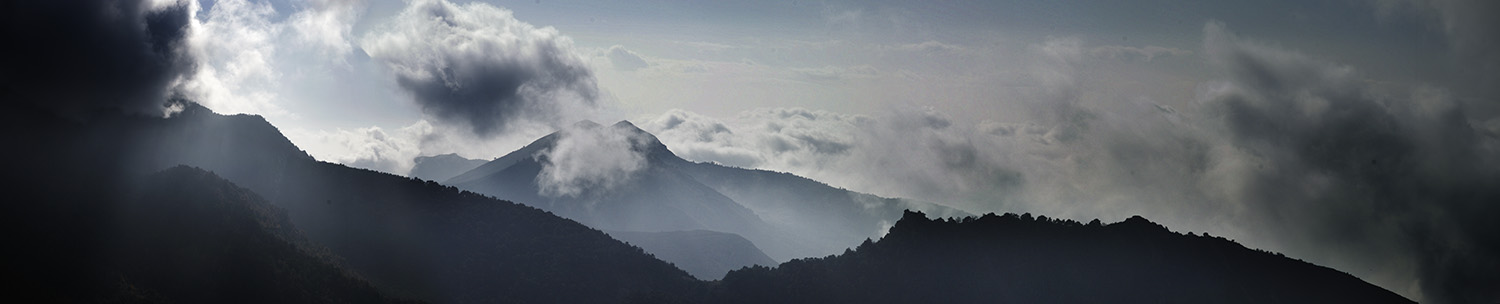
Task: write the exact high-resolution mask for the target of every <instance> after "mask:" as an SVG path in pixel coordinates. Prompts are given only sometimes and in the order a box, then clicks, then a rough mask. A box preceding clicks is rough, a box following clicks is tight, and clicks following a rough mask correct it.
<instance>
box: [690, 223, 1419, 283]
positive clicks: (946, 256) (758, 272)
mask: <svg viewBox="0 0 1500 304" xmlns="http://www.w3.org/2000/svg"><path fill="white" fill-rule="evenodd" d="M713 299H714V300H713V302H724V303H911V302H934V303H1101V302H1108V303H1412V301H1410V300H1407V299H1405V298H1402V297H1401V296H1399V295H1397V294H1395V293H1392V292H1390V291H1387V290H1384V289H1381V288H1380V287H1377V286H1375V285H1372V284H1369V283H1366V282H1364V281H1362V280H1360V279H1358V278H1355V277H1354V276H1351V275H1349V274H1346V273H1342V272H1339V271H1337V270H1333V269H1329V268H1325V267H1321V266H1317V265H1313V264H1310V263H1307V262H1303V261H1300V260H1294V259H1290V258H1287V257H1284V256H1282V255H1280V254H1274V253H1270V252H1265V251H1260V250H1252V249H1247V248H1245V247H1244V246H1240V245H1239V244H1237V243H1235V242H1233V241H1229V240H1226V239H1223V238H1218V237H1210V236H1207V235H1206V234H1205V235H1202V236H1199V235H1195V234H1191V233H1190V234H1186V235H1184V234H1178V233H1175V232H1172V231H1169V230H1167V229H1166V228H1165V227H1162V226H1160V225H1158V224H1155V223H1152V222H1150V221H1148V220H1146V219H1144V218H1141V217H1139V216H1136V217H1131V218H1129V219H1127V220H1125V221H1123V222H1119V223H1113V224H1109V225H1104V224H1101V223H1099V221H1098V220H1094V221H1093V222H1090V223H1089V224H1082V223H1078V222H1074V221H1068V220H1053V219H1048V218H1047V217H1045V216H1043V217H1036V218H1032V217H1031V215H1030V214H1026V215H1021V216H1017V215H1015V214H1006V215H999V216H997V215H994V214H986V215H984V216H981V217H978V218H974V217H968V218H963V219H953V220H946V219H938V220H933V219H928V218H927V217H926V215H925V214H922V213H919V212H907V213H905V214H904V215H903V216H902V218H901V220H900V221H899V222H897V223H896V225H895V226H894V227H892V228H891V230H890V232H889V233H888V234H886V236H885V237H884V238H882V239H880V240H879V241H877V242H872V241H868V240H867V241H866V242H865V243H864V244H861V245H860V246H859V247H858V248H856V249H853V250H848V251H845V252H844V253H843V254H841V255H837V256H828V257H823V258H808V259H800V260H793V261H790V262H786V263H783V264H781V265H780V266H778V267H776V268H767V267H753V268H746V269H741V270H736V271H732V272H730V273H729V274H728V275H727V276H725V277H724V280H723V281H722V282H721V284H719V285H717V286H716V289H715V290H714V291H713Z"/></svg>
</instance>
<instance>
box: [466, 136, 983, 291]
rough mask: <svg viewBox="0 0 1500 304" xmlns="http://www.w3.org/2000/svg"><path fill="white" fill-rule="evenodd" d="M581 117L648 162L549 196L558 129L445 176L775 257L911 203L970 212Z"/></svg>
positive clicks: (878, 223)
mask: <svg viewBox="0 0 1500 304" xmlns="http://www.w3.org/2000/svg"><path fill="white" fill-rule="evenodd" d="M579 126H584V127H583V128H581V129H583V130H585V131H588V130H602V131H603V132H615V133H617V134H626V135H628V136H632V138H638V139H641V140H640V141H639V142H638V143H637V144H635V145H633V146H632V147H630V149H633V150H635V151H636V152H638V153H640V154H641V155H643V157H644V159H645V160H646V165H645V167H644V168H643V169H641V170H639V171H637V172H636V173H634V175H633V176H632V177H631V178H630V181H629V182H628V183H627V184H626V185H623V186H620V187H617V188H616V189H615V190H612V191H601V192H598V193H591V194H590V195H580V196H562V197H551V196H546V195H542V193H540V192H541V191H540V190H539V188H538V183H537V177H538V174H540V172H541V170H542V168H543V166H544V165H545V164H546V162H547V161H549V160H548V159H547V158H546V157H545V153H544V152H546V151H548V149H551V148H553V147H554V146H555V145H557V142H558V141H559V140H561V139H562V138H563V137H564V136H568V133H567V132H565V131H559V132H556V133H552V134H549V135H547V136H544V137H542V138H540V139H537V140H536V141H534V142H532V143H531V144H529V145H527V146H525V147H523V148H521V149H518V150H516V151H514V152H511V153H509V154H506V155H505V156H501V157H499V158H496V159H495V160H494V161H491V162H489V163H487V164H484V165H481V166H479V167H478V168H475V169H474V170H471V171H469V172H466V173H464V174H460V175H459V176H457V177H454V178H452V179H449V180H447V181H444V182H443V183H444V184H448V185H453V186H456V187H458V188H460V189H465V190H469V191H474V192H478V193H483V194H487V195H493V196H496V197H499V198H502V199H508V200H512V201H516V202H520V203H523V204H528V205H531V206H536V207H538V208H542V209H545V210H548V211H551V212H554V213H557V214H558V215H561V216H564V217H567V218H570V219H574V220H577V221H579V222H581V223H584V224H587V225H590V226H592V227H595V228H599V229H604V230H615V231H648V232H662V231H681V230H710V231H718V232H726V233H733V234H737V235H740V236H743V237H745V238H746V239H749V240H750V241H751V242H752V243H754V244H755V246H756V247H757V248H759V249H760V250H762V251H764V252H765V253H766V255H768V256H770V257H771V258H772V259H774V260H778V261H785V260H788V259H792V258H799V257H811V256H822V255H827V254H832V253H837V252H840V251H842V250H844V249H845V248H849V247H851V246H854V245H857V244H859V242H860V241H861V240H864V239H866V238H870V237H875V236H879V235H880V234H882V233H883V232H884V230H885V229H886V228H887V227H889V226H890V224H891V223H893V222H894V221H895V220H896V219H898V218H900V216H901V211H903V210H907V209H914V210H922V211H925V212H933V213H935V214H941V215H947V216H961V215H967V213H964V212H962V211H958V210H955V209H951V208H946V207H942V206H938V205H934V204H928V203H920V202H913V201H908V200H899V199H887V198H880V197H876V196H873V195H868V194H863V193H857V192H852V191H848V190H844V189H838V188H834V187H831V186H828V185H826V184H823V183H819V182H816V181H813V180H810V179H806V178H803V177H799V176H795V175H791V174H785V173H775V172H769V171H761V170H749V169H740V168H731V167H723V166H719V165H715V164H707V163H693V162H690V161H687V160H684V159H682V158H680V157H678V156H677V155H676V154H673V153H672V151H671V150H669V149H668V147H667V146H665V145H663V144H662V143H661V142H660V141H658V140H657V139H656V136H654V135H652V134H650V133H648V132H646V131H644V130H641V129H639V128H637V127H635V125H632V124H631V123H629V122H627V121H621V122H619V123H616V124H614V125H612V126H608V127H605V126H598V125H597V124H593V123H591V122H581V123H580V124H579ZM606 128H607V129H606ZM575 129H578V128H575ZM571 132H579V131H577V130H574V131H571ZM648 249H649V248H648ZM658 255H659V256H670V255H662V254H658ZM668 261H669V262H673V263H678V264H679V265H686V264H687V263H689V262H688V261H685V260H671V259H668ZM742 264H744V265H750V264H753V263H752V262H744V261H742ZM685 267H692V266H685Z"/></svg>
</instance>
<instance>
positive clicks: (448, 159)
mask: <svg viewBox="0 0 1500 304" xmlns="http://www.w3.org/2000/svg"><path fill="white" fill-rule="evenodd" d="M487 162H489V161H486V160H482V159H467V158H464V157H463V156H458V154H453V153H448V154H441V155H433V156H418V157H417V158H415V159H412V163H413V165H412V167H411V173H408V174H407V175H406V176H410V177H413V178H420V179H424V180H430V181H445V180H448V179H450V178H453V177H454V176H458V175H459V174H463V173H464V172H469V170H474V168H478V167H479V166H480V165H484V163H487Z"/></svg>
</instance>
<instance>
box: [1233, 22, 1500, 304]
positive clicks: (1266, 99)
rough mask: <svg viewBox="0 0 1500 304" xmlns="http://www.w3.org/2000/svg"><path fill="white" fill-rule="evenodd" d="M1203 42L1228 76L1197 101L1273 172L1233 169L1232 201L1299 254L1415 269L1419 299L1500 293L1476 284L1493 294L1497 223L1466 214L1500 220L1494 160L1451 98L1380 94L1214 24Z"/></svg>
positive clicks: (1499, 276)
mask: <svg viewBox="0 0 1500 304" xmlns="http://www.w3.org/2000/svg"><path fill="white" fill-rule="evenodd" d="M1204 36H1205V38H1204V49H1205V50H1206V53H1207V55H1208V57H1209V58H1210V60H1211V62H1212V63H1214V64H1216V65H1219V66H1220V67H1222V69H1223V70H1224V71H1225V72H1227V73H1228V77H1229V82H1228V84H1227V88H1226V89H1222V90H1218V91H1217V92H1216V93H1215V94H1210V95H1209V96H1208V97H1207V100H1206V101H1207V102H1209V103H1211V104H1213V105H1216V106H1217V108H1216V109H1217V110H1218V111H1220V114H1222V115H1223V122H1224V124H1225V127H1226V128H1227V129H1228V133H1229V134H1228V135H1230V139H1231V140H1232V143H1233V144H1234V145H1235V146H1237V147H1239V148H1242V149H1246V150H1247V151H1248V152H1249V153H1251V154H1252V159H1253V160H1255V161H1259V162H1264V163H1267V164H1270V165H1272V167H1271V168H1267V169H1263V170H1250V171H1247V172H1244V174H1246V176H1245V177H1246V178H1247V179H1246V180H1245V183H1246V184H1244V185H1243V187H1245V189H1247V190H1248V191H1246V193H1245V194H1246V195H1245V196H1244V197H1241V198H1234V199H1239V200H1243V201H1242V202H1241V203H1242V204H1244V205H1245V206H1252V207H1253V208H1256V209H1255V210H1256V211H1257V212H1262V213H1265V214H1264V215H1263V216H1265V217H1266V218H1270V219H1275V221H1276V223H1275V224H1277V225H1268V226H1271V227H1282V228H1280V229H1285V230H1287V231H1283V232H1282V233H1286V234H1291V233H1301V234H1303V235H1305V239H1301V240H1299V241H1301V242H1302V243H1301V244H1299V245H1304V246H1310V247H1311V246H1320V245H1321V246H1322V250H1327V251H1336V252H1339V254H1343V255H1349V256H1355V257H1358V258H1365V259H1370V260H1373V262H1375V263H1378V264H1376V265H1379V264H1398V265H1399V263H1414V265H1412V266H1413V267H1415V271H1416V272H1417V273H1416V277H1417V282H1418V283H1417V284H1418V288H1420V291H1419V292H1420V294H1421V295H1423V296H1424V297H1425V298H1426V299H1427V300H1429V301H1434V302H1452V303H1469V302H1483V301H1492V300H1494V299H1496V298H1497V297H1500V293H1496V292H1494V291H1493V290H1491V289H1488V288H1487V287H1485V286H1495V285H1496V284H1500V265H1496V264H1494V263H1493V261H1492V259H1493V257H1494V256H1500V248H1497V247H1496V246H1500V230H1497V228H1500V226H1496V225H1495V224H1493V223H1494V222H1493V221H1491V220H1490V219H1488V216H1476V214H1488V215H1494V214H1500V206H1497V205H1496V204H1495V202H1497V201H1500V189H1497V188H1495V187H1493V186H1492V185H1495V184H1497V183H1500V169H1497V168H1500V166H1497V165H1500V163H1497V162H1500V159H1497V156H1496V155H1497V154H1495V153H1493V152H1494V151H1493V150H1492V149H1489V148H1486V146H1489V147H1493V145H1492V144H1486V142H1492V141H1493V139H1492V138H1485V137H1483V136H1482V135H1481V132H1483V131H1482V130H1477V129H1476V128H1474V127H1473V126H1472V125H1471V124H1470V123H1469V122H1468V119H1467V118H1466V117H1465V115H1464V113H1463V112H1462V111H1463V108H1462V107H1460V106H1459V104H1458V103H1457V102H1456V101H1454V100H1452V99H1451V98H1450V97H1448V96H1446V94H1444V93H1443V92H1442V91H1441V90H1438V89H1433V88H1418V89H1412V90H1382V88H1380V87H1376V86H1374V85H1371V84H1369V83H1367V82H1364V81H1361V79H1360V78H1359V77H1360V76H1359V75H1358V74H1357V73H1356V72H1355V71H1354V70H1353V69H1352V68H1350V67H1347V66H1341V65H1336V64H1332V63H1327V62H1321V61H1317V60H1314V59H1310V58H1308V57H1307V56H1304V55H1302V54H1299V53H1295V52H1290V51H1285V50H1280V49H1276V48H1273V47H1269V46H1266V45H1265V44H1263V43H1259V42H1256V41H1252V40H1247V39H1243V38H1239V37H1238V36H1236V35H1234V34H1233V33H1232V32H1229V31H1228V30H1227V29H1225V27H1224V26H1223V25H1222V24H1219V23H1210V24H1208V25H1207V26H1205V28H1204ZM1392 91H1394V92H1392ZM1328 244H1334V245H1331V246H1329V245H1328ZM1381 261H1383V263H1382V262H1381ZM1363 266H1375V265H1363Z"/></svg>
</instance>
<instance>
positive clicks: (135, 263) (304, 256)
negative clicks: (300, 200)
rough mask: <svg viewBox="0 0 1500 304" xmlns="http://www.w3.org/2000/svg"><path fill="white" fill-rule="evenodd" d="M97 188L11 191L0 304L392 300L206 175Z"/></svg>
mask: <svg viewBox="0 0 1500 304" xmlns="http://www.w3.org/2000/svg"><path fill="white" fill-rule="evenodd" d="M84 179H85V180H87V178H84ZM97 185H99V184H92V183H90V184H79V185H75V188H72V189H68V191H67V192H53V191H47V190H41V189H44V188H37V187H25V188H18V189H15V190H16V191H9V192H10V193H8V195H10V196H11V197H12V198H26V199H19V200H18V202H16V203H13V204H7V206H6V207H5V208H6V210H5V214H6V217H14V218H11V219H7V221H6V223H7V225H16V226H20V227H19V228H20V230H9V231H12V232H21V233H14V234H12V235H13V236H16V237H13V238H11V239H10V247H11V248H12V249H13V250H10V253H9V254H8V255H7V258H6V259H5V264H6V269H7V271H6V275H5V276H6V277H8V279H7V280H6V281H7V282H12V283H11V284H8V285H9V286H7V287H8V288H15V290H7V292H6V295H7V298H11V299H25V298H33V299H35V300H38V301H46V302H52V301H56V302H159V303H167V302H177V303H311V302H326V303H374V302H393V301H392V300H391V299H390V298H387V297H385V296H383V295H381V294H380V292H379V291H378V290H377V289H376V288H375V287H373V286H371V285H370V283H368V282H366V281H364V280H362V279H360V278H358V277H357V276H355V275H354V274H353V273H352V272H349V271H348V270H346V269H344V268H342V267H340V266H339V265H338V264H337V263H336V258H334V257H333V256H331V255H330V254H328V253H327V250H326V249H324V248H322V247H319V246H316V245H313V244H311V243H309V242H308V241H307V240H306V239H305V238H304V237H303V236H302V234H301V233H300V232H298V231H297V229H296V228H295V227H294V226H293V225H292V224H291V222H290V221H289V220H288V219H287V215H286V211H285V210H282V209H281V208H277V207H276V206H272V205H270V204H268V203H266V202H265V201H264V200H263V199H262V198H260V197H259V196H258V195H255V194H254V193H251V192H250V191H248V190H245V189H243V188H239V187H237V186H235V185H234V184H231V183H229V182H228V181H225V180H223V179H221V178H219V177H218V176H215V175H213V174H212V173H208V172H205V171H202V170H199V169H196V168H189V167H174V168H170V169H167V170H165V171H162V172H158V173H154V174H150V175H148V176H145V177H143V178H141V179H138V180H135V181H132V182H130V183H129V185H128V186H127V187H126V188H124V189H121V190H122V191H120V192H114V191H101V190H103V189H101V187H96V186H97ZM39 190H40V191H39ZM49 200H54V201H51V202H49ZM17 285H20V286H17Z"/></svg>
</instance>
